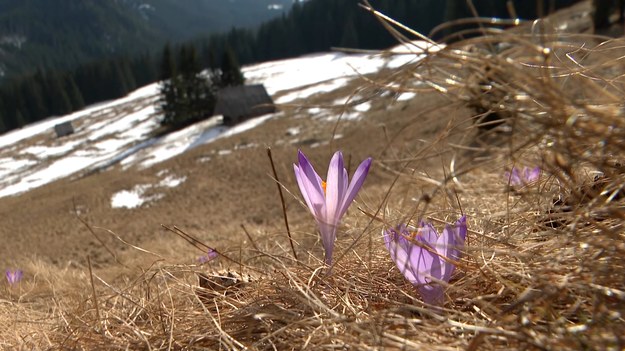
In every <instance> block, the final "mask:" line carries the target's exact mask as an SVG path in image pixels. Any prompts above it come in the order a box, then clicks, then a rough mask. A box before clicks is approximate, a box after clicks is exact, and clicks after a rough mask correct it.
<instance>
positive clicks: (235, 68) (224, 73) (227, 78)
mask: <svg viewBox="0 0 625 351" xmlns="http://www.w3.org/2000/svg"><path fill="white" fill-rule="evenodd" d="M244 81H245V78H244V77H243V73H241V68H240V66H239V62H238V61H237V58H236V55H235V54H234V51H232V49H231V48H230V47H227V48H226V49H225V50H224V55H223V58H222V60H221V68H220V74H219V86H220V87H227V86H237V85H242V84H243V82H244Z"/></svg>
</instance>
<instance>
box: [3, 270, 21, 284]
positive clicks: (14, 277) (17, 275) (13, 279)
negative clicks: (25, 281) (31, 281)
mask: <svg viewBox="0 0 625 351" xmlns="http://www.w3.org/2000/svg"><path fill="white" fill-rule="evenodd" d="M22 275H23V273H22V271H21V270H19V269H16V270H15V271H12V270H10V269H7V271H6V277H7V281H8V282H9V285H14V284H16V283H18V282H19V281H20V280H22Z"/></svg>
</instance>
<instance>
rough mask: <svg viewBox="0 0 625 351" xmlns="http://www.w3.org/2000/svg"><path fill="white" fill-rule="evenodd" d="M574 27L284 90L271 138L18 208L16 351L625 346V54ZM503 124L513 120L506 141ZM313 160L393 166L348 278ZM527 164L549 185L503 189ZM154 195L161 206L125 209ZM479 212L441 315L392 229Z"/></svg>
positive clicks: (267, 133)
mask: <svg viewBox="0 0 625 351" xmlns="http://www.w3.org/2000/svg"><path fill="white" fill-rule="evenodd" d="M583 14H586V15H587V12H578V13H577V16H572V17H574V18H576V20H577V21H582V22H583ZM567 18H571V16H570V15H569V17H567ZM560 20H561V19H560ZM560 20H559V19H558V18H557V17H556V18H555V19H552V20H551V22H545V23H546V25H547V24H548V25H549V27H546V28H548V29H549V30H548V31H539V32H536V31H534V32H531V31H530V29H528V28H527V27H526V28H525V29H524V30H518V31H517V32H516V34H510V32H500V33H496V34H492V35H491V36H488V37H480V38H474V39H469V40H465V41H461V42H457V43H454V44H450V45H448V46H444V47H443V46H442V47H440V48H437V49H436V50H431V51H430V52H429V53H428V54H427V55H426V56H425V57H424V58H422V59H420V60H415V61H414V62H410V61H408V62H407V63H405V64H403V65H401V66H398V67H381V68H380V69H378V70H377V71H376V72H369V73H368V74H366V75H362V76H354V77H352V78H351V79H349V80H346V81H341V82H340V84H338V85H337V86H332V87H331V89H330V88H327V89H319V87H317V90H316V91H315V92H314V93H310V92H309V93H306V94H304V93H302V94H301V96H299V97H298V95H297V94H296V93H297V92H298V91H299V92H300V93H301V92H302V91H305V90H306V89H310V88H311V86H307V85H304V86H299V87H298V88H294V89H292V90H291V91H281V92H279V93H274V94H273V95H274V96H273V97H274V99H275V100H276V101H281V100H280V99H282V101H283V102H284V103H283V104H282V106H281V107H280V110H281V111H280V112H279V113H278V114H276V115H274V116H271V118H266V119H263V120H262V123H259V124H257V125H256V126H255V127H254V128H250V129H248V130H245V131H241V132H239V133H233V134H232V135H230V136H227V137H221V138H218V139H215V140H212V141H211V142H210V143H206V144H201V145H197V146H196V147H194V148H192V149H190V150H188V151H186V152H184V153H181V154H178V155H177V156H174V157H171V158H169V159H167V160H165V161H162V162H158V163H155V164H153V165H151V166H150V167H147V168H144V167H139V166H130V167H125V166H124V164H123V162H122V163H119V164H114V165H112V166H110V167H108V168H106V169H103V170H101V171H99V172H88V174H80V173H79V174H77V175H76V176H73V177H68V178H63V179H60V180H58V181H55V182H52V183H49V184H46V185H43V186H41V187H38V188H35V189H32V190H29V191H28V192H24V193H22V194H19V195H17V196H11V197H3V198H0V218H2V228H0V235H1V238H2V241H3V245H2V247H0V262H2V263H3V264H5V265H10V266H12V267H19V268H22V269H23V270H24V278H23V280H22V281H21V282H20V283H18V284H15V285H13V286H9V285H6V284H4V285H2V286H1V287H0V345H1V346H2V347H3V348H5V349H72V350H74V349H75V350H94V349H120V350H122V349H123V350H125V349H133V350H135V349H141V350H153V349H158V350H160V349H176V350H184V349H200V350H202V349H206V350H214V349H237V350H238V349H250V350H255V349H278V350H283V349H324V350H325V349H336V348H341V349H367V350H370V349H371V350H372V349H376V350H377V349H408V350H419V349H427V350H482V349H500V350H515V349H518V350H526V349H531V350H534V349H535V350H580V349H587V350H593V349H597V350H621V349H623V348H625V338H624V337H623V335H625V320H624V318H625V317H624V316H625V280H624V279H623V275H622V272H623V269H624V268H625V234H624V230H623V223H624V219H625V217H624V212H623V202H622V201H623V199H624V198H625V197H624V196H623V189H622V187H623V184H625V170H624V168H623V164H624V162H625V144H624V142H625V120H624V117H625V116H624V113H623V101H622V97H623V93H624V91H625V86H624V83H625V82H624V81H623V77H624V74H625V65H624V64H623V57H625V55H624V54H625V49H624V48H625V45H624V44H625V42H623V41H622V40H620V39H619V40H609V41H605V40H606V38H602V37H596V36H591V35H588V34H583V33H566V32H564V31H566V30H567V28H568V29H569V30H570V27H567V26H562V25H561V24H562V23H561V22H558V21H560ZM580 27H584V26H580ZM535 28H539V27H535ZM545 33H547V34H545ZM406 45H408V47H409V45H410V44H406ZM413 55H414V54H413ZM289 94H294V95H289ZM352 105H353V106H352ZM495 115H496V116H497V117H499V118H503V119H504V120H505V123H504V124H503V125H498V126H497V127H495V128H492V126H487V124H488V123H489V122H488V121H489V120H490V119H492V117H493V116H495ZM261 118H263V117H261ZM30 142H31V143H34V144H36V143H37V142H38V141H32V140H31V141H30ZM26 146H27V145H26ZM26 146H25V145H22V146H21V147H26ZM30 146H32V145H30ZM267 148H271V152H272V156H273V162H274V164H275V166H276V171H277V175H278V177H279V180H280V184H281V186H282V189H283V191H284V198H285V206H286V214H287V215H288V223H289V228H290V235H291V236H292V238H293V247H294V249H295V254H296V255H297V259H295V257H294V254H293V252H292V249H291V243H290V242H289V234H288V233H287V230H286V229H285V225H284V218H283V215H284V213H283V210H282V205H281V201H280V196H279V194H278V188H277V187H276V182H275V180H274V179H273V174H272V167H271V163H270V162H269V159H268V157H267ZM298 149H301V150H302V151H304V152H305V153H306V155H307V156H308V157H309V158H310V160H311V161H312V163H313V164H314V165H315V167H316V169H317V171H319V172H320V173H321V175H322V176H325V167H326V166H325V165H327V163H328V161H329V160H330V157H331V156H332V154H333V153H334V152H335V151H336V150H342V151H343V153H344V155H345V157H346V160H347V161H346V163H347V168H348V170H349V172H350V175H351V173H353V172H354V169H355V167H356V165H358V163H360V161H361V160H363V159H365V158H366V157H369V156H371V157H373V159H374V161H373V164H372V167H371V171H370V173H369V175H368V176H367V179H366V181H365V183H364V186H363V188H362V190H361V191H360V193H359V195H358V197H357V198H356V201H355V203H354V204H353V205H352V206H351V208H350V210H349V211H348V212H347V214H346V216H345V217H344V219H343V221H342V225H341V227H340V229H339V234H338V238H337V242H336V248H335V254H334V263H333V267H332V274H330V275H327V274H326V272H327V270H326V269H325V268H324V266H323V249H322V247H321V244H320V240H319V235H318V234H317V232H316V230H317V229H316V225H315V222H314V220H313V218H312V216H311V215H310V213H309V211H308V209H307V208H306V205H305V204H304V203H303V201H302V200H301V199H302V197H301V195H300V193H299V189H298V187H297V184H296V181H295V177H294V175H293V163H295V162H297V150H298ZM163 152H164V151H163ZM524 166H527V167H534V166H539V167H540V169H541V174H540V177H539V179H538V180H537V181H536V182H530V183H529V184H526V185H513V184H510V183H511V182H510V179H509V178H506V176H505V175H504V174H505V172H506V171H510V170H511V169H512V167H519V168H522V167H524ZM81 175H82V176H81ZM165 180H168V181H165ZM174 180H178V182H177V184H176V186H168V185H167V184H169V183H168V182H171V181H174ZM178 183H179V184H178ZM142 184H152V186H150V187H148V188H147V190H145V192H144V193H142V194H143V195H144V197H146V198H150V197H151V198H152V201H147V202H145V203H144V204H143V205H140V206H138V207H136V208H119V207H114V206H112V198H113V197H114V195H115V194H117V193H119V191H120V190H124V189H125V190H131V189H135V187H137V186H138V185H142ZM155 184H162V185H160V186H156V185H155ZM463 214H464V215H466V216H467V222H468V223H467V226H468V238H467V243H466V246H465V249H464V250H463V256H462V259H461V260H460V261H459V262H456V265H457V269H456V273H454V275H453V277H452V279H451V281H450V282H449V284H444V286H445V298H444V302H443V304H442V306H438V307H437V306H430V305H427V304H424V303H423V302H422V299H421V298H420V296H419V293H418V290H417V289H415V287H413V286H412V285H410V283H408V282H407V281H406V280H405V279H404V278H403V276H402V274H401V273H400V272H399V270H398V269H397V267H396V266H395V264H394V263H393V261H392V260H391V259H390V257H389V253H388V251H387V250H386V248H385V246H384V242H383V238H382V230H383V229H386V228H388V227H391V226H395V225H397V224H398V223H401V222H403V223H407V222H410V223H412V224H416V223H417V221H418V220H419V219H427V220H428V221H431V222H432V223H433V225H434V226H435V227H436V228H439V231H440V228H442V227H443V226H444V223H453V222H455V221H456V219H457V218H458V217H460V216H461V215H463ZM162 225H165V226H167V227H168V228H171V229H173V228H174V226H176V227H177V228H180V231H178V235H176V234H175V233H174V231H176V230H175V229H174V230H173V231H172V230H169V229H167V228H166V227H164V226H162ZM184 233H187V234H189V235H191V236H193V237H194V238H197V239H198V240H199V241H200V242H201V243H203V245H206V246H208V247H211V248H215V249H216V250H217V252H218V253H219V255H218V258H216V259H215V260H213V261H210V262H208V263H199V262H198V257H199V256H201V255H203V254H205V253H206V252H203V251H202V250H200V249H198V248H197V247H194V245H192V244H190V243H189V242H188V241H185V240H184V238H183V236H185V234H184ZM191 241H193V240H191ZM195 246H199V247H203V246H202V245H201V244H197V242H196V245H195Z"/></svg>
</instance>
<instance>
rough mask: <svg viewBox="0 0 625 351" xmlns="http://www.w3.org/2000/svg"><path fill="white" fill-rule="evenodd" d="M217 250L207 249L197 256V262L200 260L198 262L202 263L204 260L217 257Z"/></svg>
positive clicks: (207, 260)
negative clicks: (204, 252)
mask: <svg viewBox="0 0 625 351" xmlns="http://www.w3.org/2000/svg"><path fill="white" fill-rule="evenodd" d="M217 256H218V255H217V251H215V250H214V249H208V252H207V253H206V254H204V255H202V256H200V257H198V259H197V260H198V262H200V264H204V263H206V262H209V261H212V260H214V259H215V258H217Z"/></svg>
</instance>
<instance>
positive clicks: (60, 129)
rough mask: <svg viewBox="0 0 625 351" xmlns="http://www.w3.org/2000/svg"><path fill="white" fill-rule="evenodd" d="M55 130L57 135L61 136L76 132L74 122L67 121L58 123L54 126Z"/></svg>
mask: <svg viewBox="0 0 625 351" xmlns="http://www.w3.org/2000/svg"><path fill="white" fill-rule="evenodd" d="M54 131H55V132H56V137H57V138H61V137H64V136H67V135H70V134H74V126H72V122H70V121H67V122H63V123H59V124H56V125H55V126H54Z"/></svg>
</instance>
